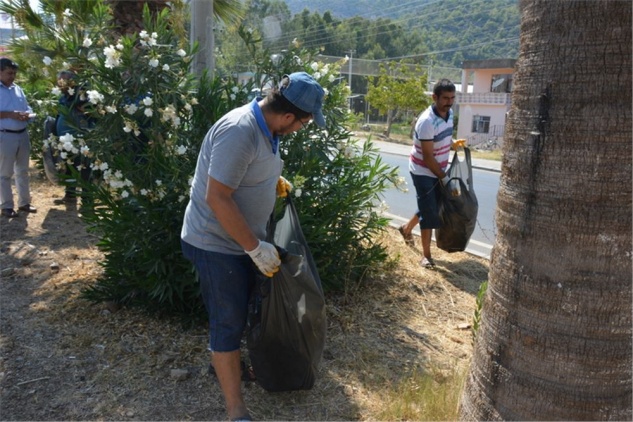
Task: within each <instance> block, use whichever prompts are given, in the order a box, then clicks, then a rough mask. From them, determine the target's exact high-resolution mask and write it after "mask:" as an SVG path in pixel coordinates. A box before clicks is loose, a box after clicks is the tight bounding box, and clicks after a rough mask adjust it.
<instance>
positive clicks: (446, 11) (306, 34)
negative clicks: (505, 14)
mask: <svg viewBox="0 0 633 422" xmlns="http://www.w3.org/2000/svg"><path fill="white" fill-rule="evenodd" d="M438 2H439V0H438V1H433V2H431V3H427V4H425V5H423V6H431V5H433V4H435V3H438ZM479 3H486V1H485V0H476V1H473V2H472V3H469V7H472V6H473V5H477V4H479ZM415 4H418V1H416V0H414V1H411V2H408V3H403V4H400V5H398V6H395V7H392V8H387V9H385V11H388V10H390V9H393V10H398V9H403V8H409V7H410V6H411V5H415ZM460 7H463V6H462V5H459V4H457V5H454V7H452V8H450V9H446V8H445V9H441V10H436V11H432V12H431V13H428V14H427V15H426V17H427V18H428V17H433V16H435V15H438V14H450V12H451V11H453V10H456V9H457V8H460ZM510 7H516V5H515V4H511V3H508V6H507V7H506V8H505V9H503V10H507V9H509V8H510ZM295 16H296V15H295ZM410 19H412V18H410V17H405V18H402V19H395V20H391V19H388V22H385V23H382V24H381V25H377V26H374V27H373V28H372V29H373V30H376V29H380V28H387V27H392V26H394V25H395V26H398V25H399V24H402V23H406V22H407V21H408V20H410ZM341 22H342V23H344V22H345V20H342V21H341ZM448 22H453V19H450V18H445V19H443V20H440V21H437V20H436V21H434V22H433V23H434V26H436V27H437V26H441V25H442V24H443V23H448ZM425 25H428V24H427V23H425V22H420V23H418V24H416V25H412V26H410V27H409V28H407V29H415V28H420V27H422V26H425ZM515 28H516V27H515V26H509V27H505V28H500V29H499V30H501V31H503V30H512V29H515ZM306 29H307V28H304V29H303V30H297V31H293V32H289V33H286V34H284V35H283V37H282V41H281V42H282V43H283V40H284V39H285V40H287V41H286V43H289V41H288V40H290V39H293V38H296V36H297V35H303V36H304V37H306V39H307V38H309V37H310V32H306ZM400 29H401V27H398V28H397V29H393V30H392V29H390V30H385V31H382V32H372V33H371V34H370V33H367V34H364V35H362V34H361V35H360V36H359V37H357V38H356V40H362V39H366V38H369V37H370V36H371V37H376V36H380V35H385V34H389V33H392V32H395V31H398V30H400ZM310 31H311V32H314V28H311V29H310ZM334 36H335V34H331V35H327V36H325V37H321V38H316V39H313V38H310V41H311V42H313V43H319V42H321V41H324V43H321V45H323V46H327V45H330V44H332V43H333V42H331V40H332V39H333V37H334ZM516 40H518V37H508V38H504V39H502V40H491V41H486V42H481V43H475V44H470V45H464V46H457V47H455V48H451V49H443V50H435V51H429V52H425V53H417V54H411V55H406V56H398V57H390V58H384V59H381V60H383V61H384V60H396V59H403V58H411V57H423V56H429V55H433V54H441V53H447V52H455V51H461V50H465V49H470V48H473V47H481V46H486V45H492V44H496V43H498V42H508V41H516ZM237 57H240V56H237Z"/></svg>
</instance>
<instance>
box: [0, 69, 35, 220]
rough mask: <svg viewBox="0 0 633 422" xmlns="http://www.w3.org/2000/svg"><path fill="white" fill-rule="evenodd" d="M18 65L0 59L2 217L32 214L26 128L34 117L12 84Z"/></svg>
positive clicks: (24, 99)
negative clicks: (16, 201)
mask: <svg viewBox="0 0 633 422" xmlns="http://www.w3.org/2000/svg"><path fill="white" fill-rule="evenodd" d="M17 72H18V64H17V63H15V62H14V61H13V60H11V59H9V58H7V57H2V58H0V209H1V214H2V216H3V217H7V218H14V217H17V216H18V212H19V211H21V212H26V213H30V212H36V211H37V209H36V208H35V207H33V206H32V205H31V192H30V188H29V160H30V153H31V142H30V139H29V132H28V131H27V130H26V126H27V124H28V122H29V119H31V118H33V117H35V115H34V114H33V110H32V109H31V107H30V106H29V104H28V102H27V101H26V96H25V95H24V91H22V88H20V87H19V86H18V85H16V84H15V83H14V81H15V76H16V74H17ZM14 174H15V187H16V191H17V194H18V212H16V211H15V209H14V202H13V190H12V186H11V178H12V177H13V176H14Z"/></svg>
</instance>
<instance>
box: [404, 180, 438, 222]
mask: <svg viewBox="0 0 633 422" xmlns="http://www.w3.org/2000/svg"><path fill="white" fill-rule="evenodd" d="M411 178H412V179H413V186H415V192H416V196H417V199H418V217H420V229H438V228H440V227H442V222H441V221H440V213H439V203H440V195H441V192H442V191H441V189H442V187H441V186H440V181H439V180H438V179H437V178H435V177H429V176H418V175H416V174H411Z"/></svg>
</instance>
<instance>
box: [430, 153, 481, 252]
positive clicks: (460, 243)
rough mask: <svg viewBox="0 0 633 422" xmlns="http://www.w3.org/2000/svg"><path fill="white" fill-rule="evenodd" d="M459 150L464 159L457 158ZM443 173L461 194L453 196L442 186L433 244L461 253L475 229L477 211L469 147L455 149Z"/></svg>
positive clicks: (477, 205) (448, 250)
mask: <svg viewBox="0 0 633 422" xmlns="http://www.w3.org/2000/svg"><path fill="white" fill-rule="evenodd" d="M462 151H463V158H462V159H460V158H459V155H461V154H460V153H461V152H462ZM446 174H447V176H448V177H449V178H450V180H451V181H453V180H454V181H456V182H457V183H459V187H460V194H459V195H457V196H453V194H452V193H451V192H450V191H449V190H448V189H442V195H441V198H440V204H439V214H440V220H441V221H442V227H441V228H439V229H436V230H435V244H436V245H437V247H438V248H440V249H442V250H444V251H446V252H461V251H464V250H466V246H467V245H468V241H469V240H470V236H471V235H472V234H473V232H474V231H475V225H476V224H477V213H478V211H479V204H478V203H477V197H476V196H475V190H474V188H473V169H472V163H471V159H470V150H469V149H468V148H464V149H463V150H458V151H456V152H455V154H454V155H453V160H452V161H451V166H450V167H449V169H448V171H447V172H446Z"/></svg>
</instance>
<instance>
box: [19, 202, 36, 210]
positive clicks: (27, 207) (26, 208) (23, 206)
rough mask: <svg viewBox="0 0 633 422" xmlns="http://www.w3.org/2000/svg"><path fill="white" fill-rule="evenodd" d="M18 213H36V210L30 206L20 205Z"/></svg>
mask: <svg viewBox="0 0 633 422" xmlns="http://www.w3.org/2000/svg"><path fill="white" fill-rule="evenodd" d="M18 211H24V212H37V208H35V207H33V206H31V204H26V205H22V206H21V207H18Z"/></svg>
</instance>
